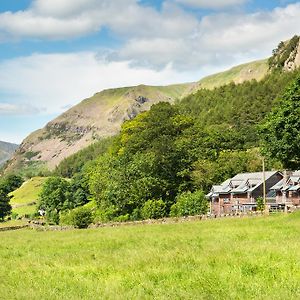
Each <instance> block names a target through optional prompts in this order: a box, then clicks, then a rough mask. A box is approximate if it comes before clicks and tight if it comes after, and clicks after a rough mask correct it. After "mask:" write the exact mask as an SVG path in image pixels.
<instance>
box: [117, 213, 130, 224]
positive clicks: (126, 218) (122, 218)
mask: <svg viewBox="0 0 300 300" xmlns="http://www.w3.org/2000/svg"><path fill="white" fill-rule="evenodd" d="M129 220H130V215H129V214H126V215H121V216H118V217H116V218H115V221H116V222H126V221H129Z"/></svg>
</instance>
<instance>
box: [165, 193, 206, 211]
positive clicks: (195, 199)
mask: <svg viewBox="0 0 300 300" xmlns="http://www.w3.org/2000/svg"><path fill="white" fill-rule="evenodd" d="M207 210H208V203H207V199H206V198H205V195H204V192H203V191H201V190H198V191H196V192H194V193H191V192H185V193H182V194H180V195H178V196H177V197H176V203H175V204H173V205H172V206H171V212H170V215H171V217H179V216H194V215H201V214H206V213H207Z"/></svg>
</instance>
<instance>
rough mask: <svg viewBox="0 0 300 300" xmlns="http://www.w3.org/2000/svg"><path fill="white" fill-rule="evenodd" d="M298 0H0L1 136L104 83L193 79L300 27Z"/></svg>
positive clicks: (23, 131) (25, 128)
mask: <svg viewBox="0 0 300 300" xmlns="http://www.w3.org/2000/svg"><path fill="white" fill-rule="evenodd" d="M299 31H300V1H289V0H272V1H271V0H263V1H255V0H210V1H206V0H164V1H163V0H141V1H137V0H114V1H111V0H2V1H0V43H1V46H0V140H5V141H10V142H17V143H20V142H21V141H22V140H23V139H24V138H25V137H26V136H27V135H28V134H29V133H30V132H32V131H34V130H36V129H38V128H40V127H42V126H44V125H45V124H46V123H47V122H48V121H50V120H51V119H53V118H54V117H55V116H57V115H59V114H60V113H62V112H63V111H65V110H66V109H67V108H68V107H70V106H72V105H74V104H76V103H78V102H80V101H81V100H82V99H84V98H87V97H89V96H91V95H93V94H94V93H95V92H98V91H100V90H103V89H105V88H111V87H120V86H128V85H136V84H140V83H143V84H151V85H161V84H169V83H176V82H187V81H195V80H198V79H200V78H201V77H203V76H205V75H208V74H211V73H214V72H218V71H221V70H224V69H226V68H229V67H231V66H233V65H236V64H240V63H244V62H247V61H251V60H256V59H261V58H265V57H267V56H269V55H270V54H271V51H272V49H273V48H275V47H276V45H277V44H278V43H279V41H281V40H286V39H288V38H290V37H291V36H293V35H294V34H300V32H299Z"/></svg>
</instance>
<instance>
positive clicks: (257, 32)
mask: <svg viewBox="0 0 300 300" xmlns="http://www.w3.org/2000/svg"><path fill="white" fill-rule="evenodd" d="M299 28H300V3H297V4H291V5H288V6H286V7H283V8H276V9H274V10H273V11H269V12H264V11H260V12H257V13H249V14H246V13H234V14H233V13H218V14H213V15H208V16H205V17H203V18H202V19H201V20H199V21H198V23H197V26H195V27H194V28H193V31H190V32H189V34H185V35H180V36H179V37H174V38H168V37H145V38H139V37H137V38H136V37H132V38H130V39H129V40H128V41H127V43H126V44H125V45H124V46H123V47H122V48H121V49H119V50H118V51H117V53H115V54H114V56H112V59H120V60H132V61H134V62H135V64H139V63H140V64H145V63H146V64H147V65H148V66H151V65H152V66H154V67H159V66H163V65H164V64H166V63H172V64H173V66H174V68H175V69H178V70H193V69H198V70H199V69H203V68H207V67H211V66H218V67H219V68H222V67H224V66H225V65H229V64H237V63H242V62H247V61H250V60H255V59H260V58H264V57H268V56H269V55H271V51H272V49H273V48H275V47H276V46H277V44H278V43H279V41H281V40H286V39H289V38H291V37H292V36H293V35H295V34H299V33H300V31H299Z"/></svg>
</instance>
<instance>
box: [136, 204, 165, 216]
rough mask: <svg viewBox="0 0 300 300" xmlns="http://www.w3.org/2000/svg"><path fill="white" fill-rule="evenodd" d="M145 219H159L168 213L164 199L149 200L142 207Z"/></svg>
mask: <svg viewBox="0 0 300 300" xmlns="http://www.w3.org/2000/svg"><path fill="white" fill-rule="evenodd" d="M141 213H142V217H143V219H159V218H162V217H164V216H165V215H166V204H165V203H164V201H163V200H161V199H160V200H148V201H147V202H146V203H145V204H144V206H143V208H142V212H141Z"/></svg>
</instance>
